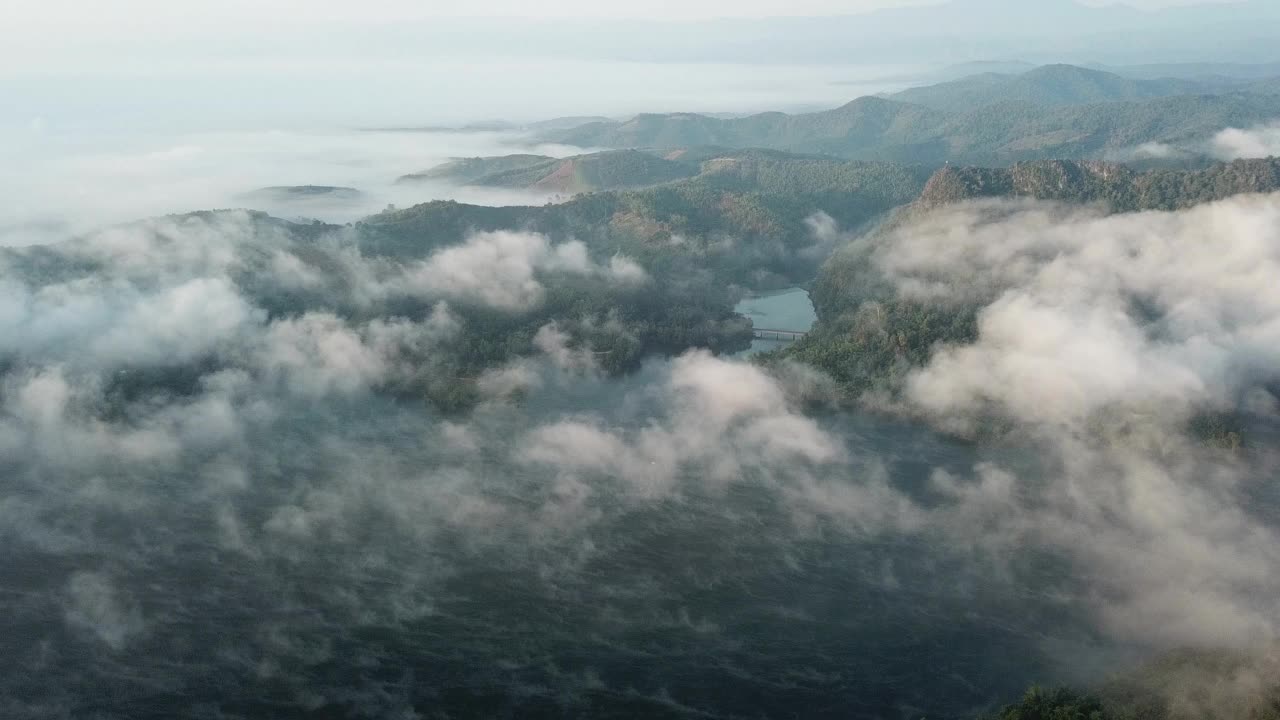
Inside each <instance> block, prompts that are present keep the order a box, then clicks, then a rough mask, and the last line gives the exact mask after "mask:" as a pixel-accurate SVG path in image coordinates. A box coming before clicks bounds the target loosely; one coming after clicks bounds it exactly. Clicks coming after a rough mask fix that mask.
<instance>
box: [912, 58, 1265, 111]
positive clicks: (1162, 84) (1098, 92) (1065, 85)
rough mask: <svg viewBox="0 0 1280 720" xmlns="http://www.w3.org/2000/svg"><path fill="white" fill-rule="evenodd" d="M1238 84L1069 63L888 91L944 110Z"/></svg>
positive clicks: (1220, 89)
mask: <svg viewBox="0 0 1280 720" xmlns="http://www.w3.org/2000/svg"><path fill="white" fill-rule="evenodd" d="M1239 89H1240V83H1239V82H1233V81H1230V80H1225V79H1224V80H1219V81H1214V80H1209V79H1204V80H1185V79H1180V78H1158V79H1150V80H1143V79H1134V78H1128V77H1123V76H1121V75H1117V74H1114V73H1110V72H1103V71H1101V70H1090V69H1088V68H1083V67H1076V66H1074V65H1045V66H1043V67H1038V68H1035V69H1033V70H1029V71H1027V72H1023V73H1020V74H1012V75H1010V74H1002V73H983V74H980V75H973V76H969V77H966V78H962V79H959V80H954V81H951V82H944V83H940V84H937V85H929V86H925V87H918V88H911V89H910V90H904V91H902V92H899V93H895V94H893V95H890V96H889V97H890V98H892V99H894V100H900V101H902V102H909V103H916V104H917V105H924V106H926V107H931V108H934V109H936V110H945V111H948V112H970V111H973V110H978V109H980V108H984V107H987V106H988V105H996V104H1000V103H1019V104H1026V105H1036V106H1041V107H1062V106H1068V105H1088V104H1090V103H1103V102H1114V101H1117V100H1149V99H1152V98H1161V97H1170V96H1173V95H1196V94H1203V95H1210V94H1219V93H1226V92H1232V91H1236V90H1239Z"/></svg>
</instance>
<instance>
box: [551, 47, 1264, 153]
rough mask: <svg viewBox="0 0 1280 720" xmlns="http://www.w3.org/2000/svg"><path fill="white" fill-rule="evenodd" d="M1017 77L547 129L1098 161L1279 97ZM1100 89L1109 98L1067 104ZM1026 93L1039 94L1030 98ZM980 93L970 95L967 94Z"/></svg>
mask: <svg viewBox="0 0 1280 720" xmlns="http://www.w3.org/2000/svg"><path fill="white" fill-rule="evenodd" d="M1029 74H1030V73H1029ZM1023 78H1025V75H1024V76H1017V77H1016V78H1013V79H1012V80H1011V81H1007V82H1013V83H1014V84H1015V85H1014V87H1016V88H1019V90H1018V91H1017V92H1015V93H1012V97H1005V95H1007V94H1008V93H1003V92H997V91H996V90H995V88H999V87H1008V85H1007V82H1006V81H1000V80H998V78H995V77H992V76H984V77H983V78H980V79H976V80H971V81H970V85H969V86H968V87H969V88H970V90H971V91H972V92H974V93H979V94H985V95H986V96H987V97H986V99H996V98H1002V97H1004V99H1002V100H1000V101H999V102H996V103H994V104H988V105H985V106H982V107H978V108H976V109H970V110H967V111H964V112H957V111H947V110H941V109H935V108H931V107H926V106H924V105H920V104H916V103H909V102H903V101H901V100H899V99H891V98H880V97H863V98H858V99H857V100H854V101H853V102H850V103H848V104H846V105H844V106H842V107H839V108H836V109H834V110H827V111H823V112H816V113H805V114H798V115H787V114H784V113H762V114H758V115H751V116H748V117H743V118H736V119H728V120H722V119H717V118H712V117H708V116H705V115H696V114H690V113H675V114H666V115H655V114H646V115H638V116H636V117H635V118H632V119H630V120H627V121H625V122H596V123H590V124H587V125H583V126H580V127H577V128H573V129H570V130H566V131H558V132H553V133H549V134H547V135H546V136H545V137H546V139H548V140H553V141H555V142H562V143H567V144H570V145H578V146H583V147H587V146H592V147H611V148H655V149H678V148H682V147H689V146H696V145H720V146H726V147H739V148H746V147H761V148H772V149H777V150H785V151H789V152H800V153H821V154H827V155H834V156H838V157H844V158H850V159H860V160H885V161H895V162H905V163H922V164H934V165H940V164H942V163H943V162H945V161H951V162H957V163H964V164H974V165H1007V164H1010V163H1013V162H1017V161H1020V160H1036V159H1044V158H1102V157H1106V156H1108V155H1112V154H1116V153H1119V152H1122V151H1125V150H1127V149H1131V148H1133V147H1136V146H1138V145H1141V144H1143V143H1148V142H1164V143H1189V142H1195V141H1203V140H1206V139H1208V138H1209V137H1211V136H1212V135H1213V134H1215V133H1217V132H1218V131H1220V130H1222V129H1223V128H1226V127H1249V126H1252V125H1257V124H1260V123H1265V122H1268V121H1271V120H1273V119H1274V118H1276V117H1278V116H1280V94H1276V93H1275V92H1273V90H1274V87H1275V85H1274V83H1267V82H1261V83H1256V84H1255V85H1253V86H1250V87H1249V88H1245V90H1253V91H1236V92H1229V93H1223V94H1217V95H1206V94H1182V95H1174V96H1170V97H1154V98H1150V99H1138V100H1123V99H1117V98H1120V97H1123V96H1126V95H1131V94H1143V93H1167V92H1173V91H1174V90H1175V89H1177V88H1185V87H1190V86H1188V85H1184V84H1182V81H1159V82H1155V83H1147V82H1145V81H1134V80H1128V79H1125V78H1118V77H1116V76H1109V75H1107V74H1106V73H1096V72H1094V71H1087V70H1082V69H1080V68H1068V67H1066V66H1058V67H1054V68H1047V69H1044V71H1043V72H1040V73H1036V74H1034V75H1033V77H1032V79H1031V81H1027V80H1024V79H1023ZM1197 87H1199V86H1197ZM922 90H924V89H922ZM979 91H980V92H979ZM1104 96H1105V97H1109V98H1110V100H1109V101H1107V102H1094V103H1092V104H1083V105H1081V104H1066V103H1067V102H1068V101H1070V102H1072V103H1076V102H1080V101H1085V100H1087V99H1089V98H1098V97H1104ZM1030 97H1036V98H1039V100H1038V101H1035V102H1033V101H1030V100H1028V98H1030ZM978 101H979V100H977V99H976V97H974V98H970V100H967V101H965V102H978ZM983 101H985V100H983ZM955 102H957V103H959V102H960V100H956V101H955Z"/></svg>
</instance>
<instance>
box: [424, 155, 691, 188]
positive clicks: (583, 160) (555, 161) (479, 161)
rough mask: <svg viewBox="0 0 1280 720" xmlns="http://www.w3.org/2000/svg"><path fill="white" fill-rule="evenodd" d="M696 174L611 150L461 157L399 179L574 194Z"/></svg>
mask: <svg viewBox="0 0 1280 720" xmlns="http://www.w3.org/2000/svg"><path fill="white" fill-rule="evenodd" d="M697 173H698V165H697V164H696V163H686V162H677V161H675V160H672V159H667V158H665V157H661V156H659V155H655V154H653V153H649V152H643V151H639V150H612V151H606V152H598V153H590V154H586V155H576V156H574V157H567V158H551V157H543V156H540V155H507V156H503V157H493V158H466V159H461V160H454V161H452V162H449V163H445V164H444V165H440V166H437V167H434V168H431V169H430V170H427V171H426V172H423V173H416V174H413V175H405V176H403V177H401V178H400V182H411V181H415V180H428V179H447V180H453V181H457V182H461V183H464V184H467V185H479V186H489V187H512V188H526V189H530V190H540V191H544V192H560V193H579V192H587V191H592V190H616V189H623V188H634V187H645V186H648V185H657V184H659V183H664V182H669V181H671V180H679V179H682V178H687V177H691V176H693V175H696V174H697Z"/></svg>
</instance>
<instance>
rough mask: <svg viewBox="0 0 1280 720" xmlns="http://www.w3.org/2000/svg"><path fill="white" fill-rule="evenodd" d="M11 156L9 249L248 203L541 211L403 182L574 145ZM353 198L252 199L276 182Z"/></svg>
mask: <svg viewBox="0 0 1280 720" xmlns="http://www.w3.org/2000/svg"><path fill="white" fill-rule="evenodd" d="M10 143H11V144H10V147H8V148H6V150H7V152H5V153H4V155H5V157H6V159H7V160H8V162H7V164H8V165H9V166H10V167H17V168H23V170H22V171H21V172H12V173H3V174H0V194H2V195H3V196H4V197H5V198H6V200H7V202H6V203H5V204H4V205H3V207H0V245H29V244H36V243H46V242H54V241H57V240H60V239H63V238H65V237H67V236H68V235H70V234H74V233H82V232H85V231H87V230H91V229H93V228H96V227H100V226H103V225H107V224H112V223H119V222H127V221H130V220H135V219H139V218H144V217H149V216H154V215H162V214H168V213H178V212H187V211H192V210H204V209H213V208H242V207H243V208H250V209H255V210H263V211H266V212H268V213H271V214H273V215H277V216H279V217H284V218H290V219H294V218H299V217H304V218H313V219H319V220H323V221H326V222H332V223H346V222H350V221H352V220H355V219H357V218H360V217H363V216H365V215H369V214H372V213H375V212H378V211H380V210H382V209H384V208H385V207H386V206H387V205H388V204H394V205H396V206H399V207H405V206H408V205H413V204H415V203H420V202H426V201H429V200H440V199H454V200H459V201H462V202H469V203H476V204H482V205H527V204H542V203H544V202H547V201H548V200H551V199H553V196H551V195H547V194H542V193H533V192H522V191H518V190H504V189H500V188H479V187H460V186H458V185H454V184H450V183H448V182H443V181H426V182H424V181H416V182H413V183H407V184H406V183H400V184H397V183H396V180H397V178H399V177H400V176H401V175H405V174H408V173H416V172H420V171H422V170H425V169H427V168H430V167H432V166H434V165H438V164H440V163H442V162H445V161H446V160H448V159H449V158H450V157H472V156H479V155H503V154H509V153H517V152H533V153H539V154H543V155H555V156H561V155H568V154H573V153H575V152H580V150H578V149H577V148H569V147H564V146H548V145H538V144H535V143H530V142H529V141H528V140H527V138H526V137H525V136H523V135H522V134H520V133H499V132H373V131H363V130H356V129H352V130H330V131H314V132H307V131H286V130H263V131H243V132H203V133H182V134H164V133H156V134H125V133H119V134H101V133H99V134H79V133H61V132H57V131H53V130H42V129H40V128H39V127H36V128H32V129H31V130H29V131H28V132H26V133H24V134H23V135H22V137H20V138H14V137H10ZM301 185H316V186H333V187H340V188H352V189H354V190H355V191H357V192H356V193H350V194H336V195H324V194H321V195H315V196H292V197H291V196H289V195H287V194H282V195H279V196H275V197H272V196H271V195H269V194H262V193H258V194H256V195H255V194H253V191H255V190H259V189H261V188H269V187H279V186H301Z"/></svg>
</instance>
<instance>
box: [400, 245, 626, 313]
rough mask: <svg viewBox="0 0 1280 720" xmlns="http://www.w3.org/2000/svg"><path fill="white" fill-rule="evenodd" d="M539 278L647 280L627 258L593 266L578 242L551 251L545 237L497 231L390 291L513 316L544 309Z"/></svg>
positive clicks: (435, 259) (439, 256)
mask: <svg viewBox="0 0 1280 720" xmlns="http://www.w3.org/2000/svg"><path fill="white" fill-rule="evenodd" d="M542 273H561V274H567V275H582V276H601V277H606V278H609V279H610V280H612V281H613V282H617V283H622V284H636V283H641V282H644V281H645V280H647V276H646V275H645V273H644V270H642V269H641V268H640V267H639V266H637V265H636V264H635V263H634V262H632V261H630V260H627V259H625V258H618V257H615V258H613V259H612V261H611V262H610V264H609V266H607V267H606V266H600V265H597V264H596V263H594V262H592V260H591V259H590V258H589V257H588V256H587V247H586V245H583V244H582V243H581V242H578V241H576V240H573V241H569V242H565V243H561V244H559V245H552V244H551V241H549V240H548V239H547V237H546V236H545V235H539V234H536V233H520V232H508V231H499V232H489V233H477V234H475V235H472V236H471V237H469V238H468V239H467V241H466V242H465V243H463V244H461V245H455V246H452V247H448V248H445V249H443V250H440V251H438V252H436V253H435V254H434V255H432V256H431V257H430V258H428V259H427V260H425V261H423V262H421V263H419V264H417V265H416V266H414V267H411V268H409V269H408V270H407V271H406V273H405V275H404V277H403V278H402V279H400V280H399V281H397V282H396V283H394V287H395V288H396V289H397V290H399V291H401V292H405V293H409V294H418V295H426V296H439V295H443V296H445V297H450V298H454V299H457V300H463V301H469V302H478V303H482V304H485V305H491V306H493V307H496V308H501V309H504V310H512V311H517V310H527V309H531V308H534V307H537V306H538V305H540V304H541V303H542V300H543V295H544V291H545V289H544V287H543V285H542V283H541V282H540V281H539V279H538V276H539V275H540V274H542Z"/></svg>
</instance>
